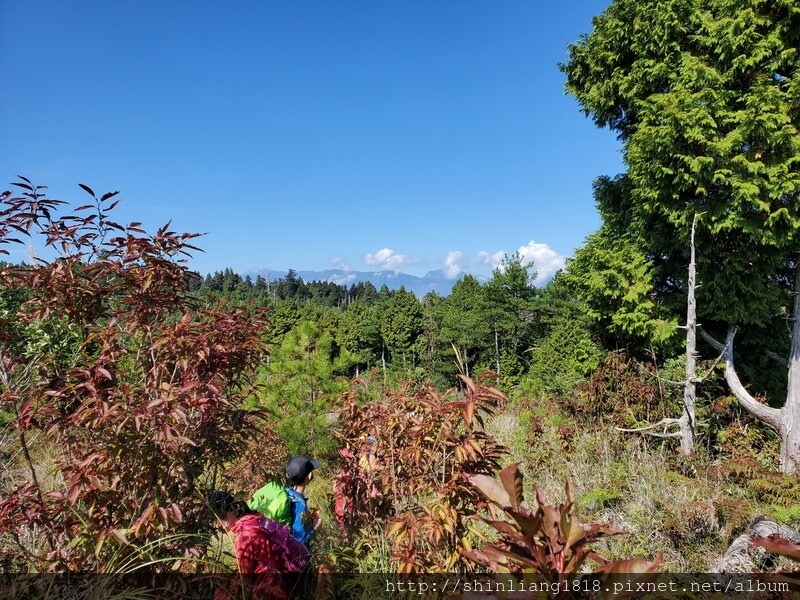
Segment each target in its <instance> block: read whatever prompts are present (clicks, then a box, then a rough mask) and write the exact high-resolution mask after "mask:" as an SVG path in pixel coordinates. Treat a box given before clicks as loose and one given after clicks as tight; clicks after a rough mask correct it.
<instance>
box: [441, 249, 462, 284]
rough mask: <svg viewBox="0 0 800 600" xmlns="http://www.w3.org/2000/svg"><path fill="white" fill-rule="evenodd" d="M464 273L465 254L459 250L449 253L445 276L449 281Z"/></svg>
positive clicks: (446, 259) (445, 261) (445, 263)
mask: <svg viewBox="0 0 800 600" xmlns="http://www.w3.org/2000/svg"><path fill="white" fill-rule="evenodd" d="M463 271H464V254H463V253H462V252H459V251H458V250H454V251H453V252H448V253H447V258H445V259H444V276H445V277H447V278H448V279H455V278H456V277H458V275H459V274H460V273H462V272H463Z"/></svg>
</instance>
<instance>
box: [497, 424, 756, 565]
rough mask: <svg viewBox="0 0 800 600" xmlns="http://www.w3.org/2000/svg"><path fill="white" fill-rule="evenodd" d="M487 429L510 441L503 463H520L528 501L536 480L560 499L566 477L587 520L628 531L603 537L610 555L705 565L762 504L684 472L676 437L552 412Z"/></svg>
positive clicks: (714, 481) (724, 485) (738, 490)
mask: <svg viewBox="0 0 800 600" xmlns="http://www.w3.org/2000/svg"><path fill="white" fill-rule="evenodd" d="M537 412H538V411H537ZM570 428H571V429H570ZM490 430H491V431H492V433H494V434H495V435H496V436H497V437H498V438H499V439H500V440H501V441H502V442H503V443H504V444H506V445H507V446H508V447H509V449H510V454H509V458H508V462H509V463H511V462H521V463H522V465H523V470H524V473H525V488H526V498H528V501H529V502H531V501H532V499H533V498H534V497H535V495H534V491H533V490H534V487H538V488H540V489H541V490H542V491H543V492H544V494H545V497H546V498H547V499H548V501H549V502H551V503H554V502H561V501H563V500H564V482H565V478H566V479H568V480H569V481H571V482H573V484H574V485H575V498H576V499H577V505H578V510H579V514H580V515H581V517H582V520H583V521H584V522H590V521H596V522H604V523H608V524H610V525H612V526H615V527H617V528H620V529H623V530H625V531H627V532H628V533H627V534H626V535H621V536H617V537H614V538H611V539H610V540H609V541H608V542H606V543H605V544H604V546H605V547H604V548H603V552H604V554H606V555H607V556H608V557H609V558H631V557H644V558H653V557H655V556H656V555H657V554H659V553H661V554H662V555H663V556H664V567H663V568H664V570H665V571H670V572H702V571H705V570H707V569H708V567H709V566H710V565H711V564H712V563H713V562H714V561H715V560H716V559H717V558H719V556H721V555H722V554H723V553H724V552H725V549H726V548H727V546H728V545H729V544H730V542H731V541H732V540H733V538H735V537H736V536H737V535H739V534H740V533H742V531H743V530H744V529H746V527H747V525H748V524H749V522H750V521H751V520H752V518H753V517H755V516H756V515H757V514H759V512H762V511H763V510H764V509H765V507H764V506H759V505H758V504H757V503H755V502H754V501H753V500H752V499H750V497H749V496H750V495H749V494H748V492H747V490H746V489H744V488H742V487H737V486H731V485H730V483H728V482H725V481H722V480H720V479H719V478H711V477H709V476H707V475H705V474H704V473H707V472H708V470H705V471H704V470H702V469H688V472H687V473H686V474H684V473H682V472H681V468H680V465H679V464H678V463H679V461H677V454H676V450H675V446H674V444H673V442H667V443H661V442H657V441H654V440H653V439H652V438H642V437H624V436H623V434H621V433H619V432H616V431H581V429H580V428H579V427H576V426H574V423H571V421H570V420H569V418H568V417H565V416H563V415H561V416H559V415H557V414H554V413H551V414H549V415H548V416H547V417H546V418H544V419H542V418H540V417H539V416H538V415H533V416H531V415H530V414H524V413H523V414H521V415H512V414H511V413H506V414H503V415H500V416H498V417H497V418H496V419H495V420H494V421H493V422H492V423H491V424H490ZM565 431H566V432H567V433H566V434H565ZM570 431H572V432H573V434H572V435H569V432H570Z"/></svg>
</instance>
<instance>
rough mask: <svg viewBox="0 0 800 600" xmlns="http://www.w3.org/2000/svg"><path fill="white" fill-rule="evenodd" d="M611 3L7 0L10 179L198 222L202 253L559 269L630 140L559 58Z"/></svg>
mask: <svg viewBox="0 0 800 600" xmlns="http://www.w3.org/2000/svg"><path fill="white" fill-rule="evenodd" d="M607 4H608V1H606V0H561V1H560V2H553V3H551V2H535V1H534V0H526V1H507V2H478V1H473V0H462V1H458V2H455V1H453V2H446V1H441V2H423V1H413V0H406V1H403V2H385V1H369V2H368V1H361V2H348V1H336V2H333V1H329V2H303V1H294V2H266V1H264V2H256V1H253V2H229V3H223V2H205V1H198V2H192V3H188V2H185V3H179V2H163V1H158V2H156V1H151V0H144V1H141V2H108V1H107V0H104V1H102V2H99V1H95V0H83V1H82V2H80V3H66V2H60V1H56V0H52V1H43V0H25V1H22V0H6V1H0V23H3V35H2V36H0V73H2V76H3V80H4V83H5V85H4V88H5V89H4V93H3V94H2V95H0V130H1V131H2V132H3V149H2V150H0V177H2V178H3V180H4V181H5V184H3V185H2V187H3V189H6V188H7V187H8V183H10V182H11V181H13V180H14V179H15V176H16V175H17V174H22V175H25V176H27V177H28V178H30V179H32V180H34V182H35V183H37V184H41V185H47V186H48V188H49V191H50V193H51V195H53V196H55V197H59V198H62V199H65V200H74V201H75V202H81V203H83V201H84V200H85V198H84V193H83V192H82V191H81V190H80V189H79V188H78V185H77V184H78V183H85V184H87V185H89V186H91V187H92V188H94V189H95V191H96V192H98V193H102V192H106V191H111V190H120V191H121V197H122V198H123V202H122V203H121V204H120V207H119V212H118V214H117V218H118V220H119V221H121V222H129V221H134V220H136V221H142V222H143V223H144V224H145V225H146V226H148V227H151V228H156V227H158V226H160V225H162V224H164V223H165V222H166V221H167V220H169V219H172V223H173V228H174V229H175V230H176V231H191V232H204V233H206V232H207V234H208V235H206V236H205V237H203V238H202V239H201V240H200V242H199V245H200V246H201V247H202V248H203V249H204V250H205V253H200V254H196V255H195V257H194V259H193V260H192V261H191V263H190V266H191V267H192V268H194V269H196V270H198V271H200V272H201V273H208V272H213V271H215V270H220V269H223V268H225V267H232V268H233V269H234V270H236V271H238V272H245V271H247V270H248V269H251V268H259V267H261V268H272V269H287V268H294V269H296V270H320V269H326V268H331V267H333V266H338V267H344V268H349V269H351V270H380V269H382V268H396V269H398V270H400V271H404V272H407V273H411V274H417V275H421V274H424V273H425V272H427V271H430V270H434V269H440V268H444V269H446V271H447V272H448V273H449V274H450V275H452V276H453V277H459V276H460V275H461V274H462V273H463V272H473V273H481V274H489V273H490V272H491V268H492V266H493V265H494V264H496V262H497V260H498V258H499V257H502V255H503V254H504V253H506V252H508V253H511V252H514V251H516V250H520V249H523V252H526V253H528V254H527V255H528V256H529V257H533V258H534V260H535V267H536V268H537V269H538V270H539V271H540V273H542V274H545V275H546V274H548V273H549V272H550V271H552V269H554V268H556V267H557V266H558V265H560V264H561V261H563V257H565V256H568V255H570V254H572V253H573V252H574V250H575V249H576V248H578V247H580V246H581V245H582V244H583V242H584V240H585V238H586V236H587V235H588V234H589V233H591V232H592V231H594V230H595V229H596V228H597V227H598V226H599V217H598V215H597V212H596V209H595V206H594V201H593V199H592V192H591V185H592V181H593V180H594V179H595V178H596V177H597V176H599V175H604V174H608V175H613V174H616V173H618V172H620V171H622V170H623V166H622V160H621V157H620V154H619V144H618V142H617V140H616V139H615V137H614V135H613V134H612V133H611V132H609V131H601V130H598V129H596V128H595V127H594V125H593V124H592V122H591V121H590V120H589V119H587V118H586V117H584V116H583V115H582V114H581V113H580V110H579V108H578V105H577V103H576V102H575V101H574V100H573V99H572V98H571V97H569V96H566V95H565V94H564V91H563V85H564V76H563V74H561V73H560V72H559V70H558V68H557V63H558V62H559V61H563V60H564V59H565V58H566V51H567V45H568V44H569V43H571V42H574V41H576V40H577V39H578V38H579V36H580V35H581V33H586V32H588V31H589V30H590V28H591V18H592V16H593V15H596V14H599V13H600V12H601V11H602V10H603V8H604V7H605V6H606V5H607Z"/></svg>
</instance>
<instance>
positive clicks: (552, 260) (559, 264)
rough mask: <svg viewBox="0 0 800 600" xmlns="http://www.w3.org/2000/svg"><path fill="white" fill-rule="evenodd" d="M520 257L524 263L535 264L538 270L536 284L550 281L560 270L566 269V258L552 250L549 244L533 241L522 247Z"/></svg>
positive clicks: (534, 266)
mask: <svg viewBox="0 0 800 600" xmlns="http://www.w3.org/2000/svg"><path fill="white" fill-rule="evenodd" d="M518 252H519V255H520V256H521V257H522V260H523V262H525V263H527V264H530V263H533V268H534V269H535V270H536V282H537V283H544V282H546V281H549V280H550V279H551V278H552V277H553V275H555V274H556V272H557V271H558V270H559V269H563V268H564V264H565V261H566V258H565V257H564V256H561V255H560V254H559V253H558V252H556V251H555V250H553V249H552V248H550V246H548V245H547V244H537V243H536V242H534V241H533V240H531V241H530V242H528V244H527V245H526V246H520V248H519V250H518Z"/></svg>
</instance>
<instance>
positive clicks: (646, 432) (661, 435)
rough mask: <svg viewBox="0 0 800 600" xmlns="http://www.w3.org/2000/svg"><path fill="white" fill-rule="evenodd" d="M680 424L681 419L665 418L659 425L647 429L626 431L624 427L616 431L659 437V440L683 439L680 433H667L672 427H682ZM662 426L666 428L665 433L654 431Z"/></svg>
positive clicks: (640, 428)
mask: <svg viewBox="0 0 800 600" xmlns="http://www.w3.org/2000/svg"><path fill="white" fill-rule="evenodd" d="M680 424H681V421H680V419H674V418H665V419H661V420H660V421H659V422H658V423H655V424H653V425H646V426H645V427H637V428H635V429H625V428H623V427H617V428H616V430H617V431H622V432H623V433H641V434H644V435H652V436H653V437H659V438H679V437H681V432H680V431H673V432H672V433H667V428H668V427H669V426H670V425H677V426H678V427H680ZM662 426H663V428H664V429H663V431H661V432H658V431H653V430H654V429H657V428H659V427H662Z"/></svg>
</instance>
